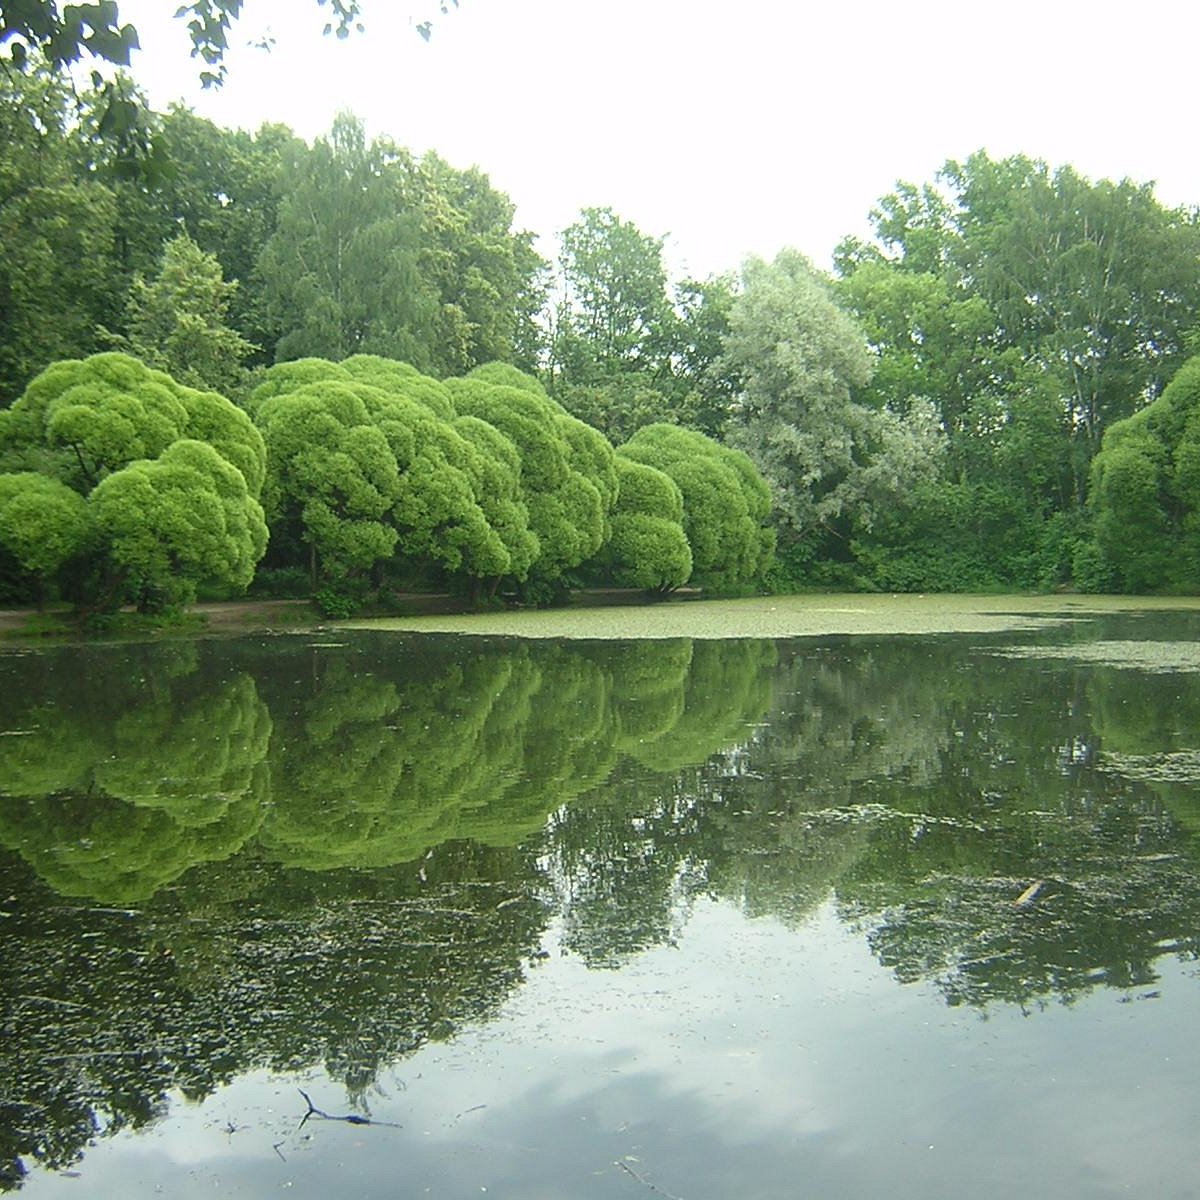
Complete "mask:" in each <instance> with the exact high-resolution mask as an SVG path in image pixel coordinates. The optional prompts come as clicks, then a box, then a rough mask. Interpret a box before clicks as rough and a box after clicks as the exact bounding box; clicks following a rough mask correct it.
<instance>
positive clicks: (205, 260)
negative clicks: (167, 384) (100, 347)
mask: <svg viewBox="0 0 1200 1200" xmlns="http://www.w3.org/2000/svg"><path fill="white" fill-rule="evenodd" d="M236 292H237V284H235V283H226V282H225V280H224V279H223V278H222V276H221V266H220V264H219V263H218V262H217V260H216V258H215V257H214V256H213V255H211V254H205V253H204V251H203V250H201V249H200V247H199V246H198V245H197V244H196V243H195V242H194V241H192V239H191V238H190V237H188V235H187V234H186V233H183V234H180V235H179V236H177V237H175V238H173V239H172V240H171V241H169V242H168V243H167V244H166V246H165V247H164V248H163V253H162V262H161V265H160V267H159V272H158V275H157V277H156V278H155V279H154V280H153V281H152V282H150V283H147V282H145V281H144V280H143V279H142V278H141V277H140V276H138V277H135V278H134V281H133V287H132V289H131V291H130V294H129V299H128V302H127V315H126V321H127V328H128V335H127V337H126V339H125V341H126V342H127V343H128V348H129V350H130V351H131V352H132V353H133V354H134V355H136V356H137V357H138V358H140V359H142V361H143V362H145V363H147V364H149V365H150V366H152V367H156V368H157V369H158V370H160V371H166V372H167V373H168V374H169V375H171V376H172V377H173V378H175V379H176V380H178V381H179V382H180V383H183V384H186V385H187V386H188V387H193V388H199V389H201V390H205V391H210V390H211V391H216V392H220V393H221V394H222V395H230V394H237V393H238V392H240V391H241V390H242V388H243V386H244V384H245V379H246V372H245V368H244V367H243V365H242V363H243V362H244V360H245V359H246V358H247V357H248V356H249V355H250V354H251V353H252V352H253V351H254V350H255V349H256V347H255V346H253V345H251V343H250V342H248V341H246V339H245V338H244V337H242V336H241V334H239V333H238V332H237V331H236V330H234V329H231V328H230V327H229V326H228V325H227V324H226V317H227V315H228V310H229V305H230V301H231V300H232V297H233V296H234V294H235V293H236Z"/></svg>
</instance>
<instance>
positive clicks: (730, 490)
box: [617, 425, 775, 587]
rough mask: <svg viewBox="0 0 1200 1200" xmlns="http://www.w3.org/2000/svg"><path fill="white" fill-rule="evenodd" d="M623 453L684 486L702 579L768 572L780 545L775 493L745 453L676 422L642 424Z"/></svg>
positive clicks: (734, 579)
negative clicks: (773, 522)
mask: <svg viewBox="0 0 1200 1200" xmlns="http://www.w3.org/2000/svg"><path fill="white" fill-rule="evenodd" d="M617 454H618V456H619V457H621V458H626V459H629V460H631V461H633V462H635V463H641V464H643V465H645V466H648V467H654V468H655V469H656V470H658V471H661V472H662V473H663V474H664V475H667V476H669V477H670V479H671V480H672V481H673V482H674V483H675V485H676V486H677V487H678V489H679V492H680V495H681V496H682V499H683V529H684V532H685V533H686V535H687V541H688V546H689V547H690V549H691V557H692V567H693V569H694V571H695V575H696V578H697V580H698V581H699V582H700V583H704V584H708V585H715V586H717V587H737V586H738V585H741V584H745V583H747V582H749V581H752V580H755V579H758V578H760V577H761V576H762V574H763V573H764V572H765V571H766V570H767V569H768V567H769V566H770V564H771V561H772V557H773V553H774V545H775V533H774V530H773V529H771V528H770V527H769V525H768V520H769V517H770V513H771V496H770V492H769V490H768V488H767V484H766V481H765V480H764V479H763V478H762V476H761V475H760V474H759V472H758V470H757V468H756V467H755V466H754V464H753V463H752V462H751V461H750V459H749V458H748V457H747V456H746V455H745V454H743V453H741V452H740V451H737V450H732V449H730V448H729V447H727V446H722V445H720V444H719V443H718V442H714V441H713V440H712V439H711V438H707V437H705V436H704V434H702V433H699V432H697V431H696V430H694V429H681V428H679V427H677V426H674V425H647V426H646V427H645V428H643V429H639V430H638V432H637V433H636V434H634V436H633V437H632V438H631V439H630V440H629V441H628V442H626V443H625V445H623V446H621V447H619V448H618V450H617Z"/></svg>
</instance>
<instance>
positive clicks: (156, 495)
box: [0, 353, 267, 607]
mask: <svg viewBox="0 0 1200 1200" xmlns="http://www.w3.org/2000/svg"><path fill="white" fill-rule="evenodd" d="M265 454H266V451H265V447H264V445H263V440H262V438H261V436H260V435H259V433H258V431H257V430H256V429H255V428H254V426H253V424H251V422H250V419H249V417H247V415H246V414H245V413H244V412H242V411H241V410H240V409H238V408H237V407H235V406H234V405H233V404H232V403H230V402H229V401H228V400H226V399H225V398H224V397H223V396H219V395H217V394H216V393H212V392H200V391H196V390H194V389H192V388H187V387H184V386H182V385H181V384H179V383H177V382H176V381H175V380H174V379H172V378H171V377H170V376H169V375H166V374H164V373H163V372H161V371H155V370H152V369H151V368H149V367H147V366H146V365H145V364H144V363H142V362H139V361H138V360H137V359H135V358H131V357H129V356H128V355H124V354H116V353H110V354H98V355H93V356H92V357H91V358H88V359H82V360H69V361H66V362H60V363H55V364H53V365H52V366H50V367H48V368H47V369H46V370H45V371H44V372H42V374H41V375H39V376H38V377H37V378H36V379H34V380H33V382H32V383H31V384H30V385H29V387H28V388H27V389H26V391H25V393H24V395H22V397H21V398H20V399H19V400H18V401H17V403H16V404H14V405H13V407H12V408H11V409H9V410H8V411H7V412H4V413H0V467H3V468H5V469H7V470H8V471H10V472H12V473H13V474H14V475H15V476H16V477H17V481H18V482H17V483H16V484H11V483H10V484H9V485H8V486H9V487H10V488H14V487H15V488H16V490H17V491H18V492H21V493H23V494H24V495H26V496H28V495H29V494H30V489H31V488H32V486H33V485H32V484H31V483H30V481H29V480H28V478H27V475H28V474H29V473H30V472H33V473H36V474H38V475H41V476H44V477H45V478H46V480H47V483H49V482H56V483H57V484H58V485H59V488H60V489H61V488H67V489H69V490H71V491H73V492H75V493H77V494H78V495H79V496H80V497H82V498H85V499H86V507H87V513H88V518H87V519H88V523H89V524H90V527H91V528H90V530H89V531H88V533H87V535H86V537H85V536H84V535H83V534H79V533H76V534H73V535H72V536H71V539H68V540H70V541H71V542H72V544H74V545H77V546H78V545H81V544H82V543H83V542H84V541H86V544H87V548H88V558H89V563H90V566H89V569H88V570H87V571H84V572H81V573H80V575H79V578H78V579H77V580H76V583H75V588H76V594H75V597H74V598H75V599H77V600H78V601H79V602H80V603H81V604H83V605H85V606H88V607H91V606H100V607H109V606H112V605H115V604H119V603H121V602H122V601H126V600H133V601H136V602H137V603H138V604H139V605H141V606H142V607H149V606H154V605H159V604H175V603H178V602H180V601H184V600H187V599H188V598H190V596H191V595H192V594H193V591H194V588H195V586H196V585H197V584H199V583H202V582H211V583H215V584H218V585H220V586H223V587H228V588H242V587H245V585H246V584H247V583H249V581H250V577H251V575H252V574H253V570H254V565H255V564H256V563H257V562H258V560H259V559H260V558H261V557H262V554H263V551H264V549H265V547H266V540H267V539H266V525H265V524H264V521H263V513H262V508H261V506H260V504H259V500H258V496H259V491H260V488H261V486H262V482H263V478H264V472H265ZM51 490H52V489H50V488H48V487H47V486H46V485H41V486H40V492H41V493H43V494H46V495H47V498H49V492H50V491H51ZM56 495H58V496H59V497H60V498H61V496H62V493H61V490H57V491H56ZM56 505H57V508H55V509H53V510H52V509H50V508H47V511H46V513H45V514H43V515H42V516H40V517H39V518H38V519H39V520H40V521H42V522H43V524H45V523H46V522H49V521H50V520H51V513H52V511H60V510H62V509H63V506H62V505H61V504H58V503H57V502H56ZM76 510H77V506H76ZM72 519H73V518H72ZM26 557H27V560H28V556H26ZM67 557H69V556H67ZM28 561H30V562H31V560H28ZM63 561H64V562H65V558H64V560H63ZM31 565H32V564H31ZM44 566H45V564H44V563H43V567H44Z"/></svg>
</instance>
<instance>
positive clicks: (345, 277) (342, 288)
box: [258, 113, 437, 369]
mask: <svg viewBox="0 0 1200 1200" xmlns="http://www.w3.org/2000/svg"><path fill="white" fill-rule="evenodd" d="M401 156H402V152H401V151H399V150H397V149H396V148H395V147H394V146H392V145H391V144H390V143H388V142H384V141H379V140H376V141H373V142H370V143H368V142H367V140H366V135H365V133H364V130H363V126H362V123H361V122H360V121H358V120H357V119H356V118H355V117H352V116H350V115H349V114H346V113H344V114H342V115H341V116H339V117H338V118H337V119H336V120H335V121H334V124H333V129H332V131H331V133H330V135H329V137H328V138H319V139H317V141H316V142H315V143H314V145H313V146H312V148H311V149H301V148H296V149H295V150H293V152H292V153H291V154H289V156H288V158H287V160H286V163H285V168H284V172H283V177H282V180H281V188H282V198H281V201H280V206H279V217H278V223H277V225H276V228H275V231H274V233H273V234H272V236H271V237H270V239H269V240H268V241H267V243H266V245H265V246H264V248H263V251H262V254H261V257H260V258H259V262H258V273H259V278H260V281H261V285H260V292H261V297H262V302H263V306H264V310H265V313H266V315H267V318H268V320H269V321H270V322H271V323H272V325H273V327H274V328H275V330H276V331H277V333H276V338H277V340H276V341H275V345H274V352H275V358H276V359H277V360H279V361H283V360H286V359H294V358H304V357H317V358H325V359H330V360H332V361H339V360H341V359H344V358H348V357H350V356H351V355H353V354H356V353H368V354H377V355H382V356H383V357H386V358H395V359H399V360H402V361H404V362H411V363H413V364H414V365H415V366H417V367H418V368H420V369H426V368H427V367H429V366H430V365H431V347H432V345H433V344H434V336H433V335H434V318H435V314H436V312H437V303H436V298H435V296H434V294H433V292H432V290H431V288H430V287H429V285H428V283H427V282H426V281H425V279H424V278H423V277H422V274H421V270H420V256H421V250H422V237H421V218H420V214H419V212H417V211H415V210H414V209H413V208H412V207H411V206H409V205H406V204H405V203H404V196H403V193H402V190H401V188H400V181H399V180H398V178H397V175H396V172H395V171H394V170H393V169H392V167H393V165H394V163H395V162H396V160H397V158H398V157H401Z"/></svg>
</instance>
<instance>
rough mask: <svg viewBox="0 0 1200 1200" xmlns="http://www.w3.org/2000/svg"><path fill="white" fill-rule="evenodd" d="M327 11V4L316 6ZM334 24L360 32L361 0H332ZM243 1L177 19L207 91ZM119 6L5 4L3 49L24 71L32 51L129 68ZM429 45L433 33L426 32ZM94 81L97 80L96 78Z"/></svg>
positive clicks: (200, 8)
mask: <svg viewBox="0 0 1200 1200" xmlns="http://www.w3.org/2000/svg"><path fill="white" fill-rule="evenodd" d="M317 3H318V4H320V5H324V4H325V3H326V0H317ZM328 3H329V5H330V9H331V11H332V13H333V16H334V18H335V21H334V22H331V23H329V24H327V25H326V26H325V32H326V33H329V32H330V30H331V29H335V30H336V33H337V36H338V37H345V36H346V35H347V34H348V33H349V32H350V30H351V28H356V29H358V30H359V31H360V32H361V31H362V28H363V27H362V25H361V23H359V21H358V14H359V4H358V0H328ZM241 7H242V3H241V0H189V2H188V3H185V4H182V5H180V6H179V8H178V10H177V11H176V13H175V16H176V19H183V18H186V20H187V31H188V36H189V38H190V39H191V43H192V51H191V53H192V57H193V58H199V59H201V60H202V62H203V63H204V64H205V65H204V68H203V69H202V70H201V72H200V80H201V82H202V83H203V84H204V86H205V87H209V86H213V85H219V84H221V83H222V82H223V81H224V79H225V63H224V59H225V52H226V50H228V48H229V31H230V28H231V27H232V25H233V22H234V21H236V20H237V19H238V16H239V15H240V13H241ZM119 21H120V14H119V13H118V11H117V5H116V4H115V3H112V2H111V0H100V2H99V3H93V4H66V5H61V6H60V5H59V4H58V3H56V2H55V0H6V2H5V3H3V4H0V46H2V45H5V44H6V43H7V48H8V59H9V63H10V64H11V66H12V67H15V68H16V69H17V70H23V69H24V68H25V67H26V65H27V63H28V62H29V61H30V59H31V51H38V52H40V53H41V54H43V55H44V56H45V58H46V61H47V62H48V63H49V64H50V66H51V67H52V68H53V69H55V70H63V69H64V68H67V67H69V66H71V64H73V63H76V62H80V61H82V60H85V59H90V60H94V61H95V62H97V63H111V64H114V65H118V66H128V65H129V56H130V54H131V53H132V52H133V51H134V50H137V49H139V45H138V32H137V29H136V28H135V27H134V26H133V25H131V24H129V23H125V24H119V23H118V22H119ZM423 36H425V37H426V39H428V30H426V31H425V32H424V35H423ZM93 78H94V79H96V78H98V76H97V75H96V73H95V72H93Z"/></svg>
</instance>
